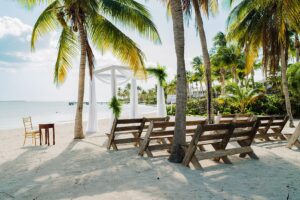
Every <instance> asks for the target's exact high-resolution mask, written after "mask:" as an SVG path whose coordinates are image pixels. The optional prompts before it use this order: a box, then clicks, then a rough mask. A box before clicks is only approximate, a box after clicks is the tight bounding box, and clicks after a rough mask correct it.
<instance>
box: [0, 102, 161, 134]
mask: <svg viewBox="0 0 300 200" xmlns="http://www.w3.org/2000/svg"><path fill="white" fill-rule="evenodd" d="M129 109H130V106H129V105H128V104H124V105H123V108H122V114H121V115H122V116H128V113H129ZM88 110H89V106H88V105H84V108H83V120H84V121H86V120H87V118H88ZM155 110H156V106H149V105H139V106H138V114H139V115H143V114H147V113H151V112H155ZM75 113H76V105H72V106H70V105H69V103H68V102H10V101H8V102H0V129H2V130H3V129H13V128H22V127H23V121H22V118H23V117H27V116H31V118H32V122H33V124H34V125H37V124H39V123H67V122H74V119H75ZM97 115H98V119H104V118H109V117H110V116H111V110H110V109H109V107H108V105H107V104H97Z"/></svg>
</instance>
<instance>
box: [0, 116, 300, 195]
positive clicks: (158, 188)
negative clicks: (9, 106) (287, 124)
mask: <svg viewBox="0 0 300 200" xmlns="http://www.w3.org/2000/svg"><path fill="white" fill-rule="evenodd" d="M100 124H101V132H100V133H97V134H94V135H91V136H88V137H87V138H86V139H84V140H81V141H74V140H73V125H72V124H64V125H57V126H56V128H57V133H56V142H57V144H56V145H55V146H50V147H48V146H45V145H44V146H42V147H41V146H36V147H35V146H32V145H31V141H29V140H28V142H27V145H25V146H24V147H22V142H23V130H22V129H20V130H7V131H0V199H1V200H3V199H41V200H44V199H51V200H52V199H53V200H59V199H84V200H89V199H97V200H98V199H101V200H102V199H143V200H148V199H213V200H215V199H222V200H223V199H234V200H235V199H272V200H273V199H278V200H283V199H287V198H288V197H289V198H288V199H292V200H297V199H300V151H299V150H296V149H293V150H290V149H287V148H285V144H286V143H285V142H274V143H260V144H256V145H255V146H254V150H255V152H256V154H257V155H258V156H259V157H260V160H258V161H255V160H250V159H248V158H247V159H241V158H239V157H238V156H231V157H230V158H231V160H232V161H233V163H234V164H233V165H226V164H219V163H213V162H212V161H204V162H201V163H202V165H203V166H204V170H203V171H198V170H192V169H189V168H185V167H183V166H181V165H179V164H171V163H169V162H168V161H167V159H166V157H159V158H152V159H150V158H147V157H146V158H140V157H139V156H137V149H135V148H131V149H127V150H121V151H118V152H116V151H107V150H106V147H105V141H106V136H104V134H103V133H104V132H105V131H106V130H108V129H109V127H108V121H107V120H102V121H101V123H100ZM286 131H291V130H286ZM50 139H51V138H50Z"/></svg>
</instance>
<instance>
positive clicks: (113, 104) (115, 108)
mask: <svg viewBox="0 0 300 200" xmlns="http://www.w3.org/2000/svg"><path fill="white" fill-rule="evenodd" d="M109 108H110V109H111V110H112V112H113V114H114V116H115V118H116V119H118V118H119V117H120V115H121V112H122V104H121V102H120V101H119V100H118V99H117V97H115V96H114V97H113V98H112V99H111V101H110V102H109Z"/></svg>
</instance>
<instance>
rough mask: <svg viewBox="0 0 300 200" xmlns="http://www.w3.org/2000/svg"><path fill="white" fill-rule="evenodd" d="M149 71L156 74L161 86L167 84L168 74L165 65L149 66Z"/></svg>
mask: <svg viewBox="0 0 300 200" xmlns="http://www.w3.org/2000/svg"><path fill="white" fill-rule="evenodd" d="M147 72H148V73H149V74H152V75H153V76H155V77H156V78H157V80H158V82H159V84H160V85H161V86H164V85H165V84H166V79H167V76H168V74H167V72H166V67H165V66H161V65H158V66H157V67H156V68H154V67H149V68H147Z"/></svg>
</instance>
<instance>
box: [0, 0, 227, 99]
mask: <svg viewBox="0 0 300 200" xmlns="http://www.w3.org/2000/svg"><path fill="white" fill-rule="evenodd" d="M138 1H139V2H141V3H143V4H144V5H145V6H146V7H147V8H148V10H149V11H150V12H151V14H152V20H153V22H154V23H155V25H156V26H157V29H158V32H159V34H160V37H161V39H162V44H161V45H156V44H153V43H152V42H150V41H148V40H146V39H144V38H141V37H139V36H138V35H137V34H136V33H135V32H130V31H128V30H123V29H122V27H120V28H121V29H122V30H123V31H124V32H125V33H126V34H127V35H128V36H129V37H131V38H132V39H133V40H134V41H135V42H136V43H138V45H139V47H140V48H141V49H142V51H143V52H144V54H145V55H146V59H147V60H146V64H147V67H150V66H155V65H156V64H160V65H164V66H166V68H167V70H168V79H172V78H173V77H174V75H175V73H176V55H175V47H174V39H173V29H172V19H171V17H168V16H167V13H166V8H165V7H164V6H163V5H162V4H161V3H160V2H159V1H158V0H151V1H145V0H138ZM44 8H45V6H44V5H41V6H38V7H36V8H34V9H31V10H28V9H26V8H24V7H22V6H21V5H19V4H18V3H17V0H9V1H8V0H0V101H75V100H76V99H77V86H78V68H79V61H78V59H74V62H73V67H72V69H71V70H70V71H69V75H68V78H67V80H66V82H65V83H64V84H63V85H61V86H59V87H57V86H56V85H55V84H54V82H53V72H54V65H55V61H56V55H57V43H58V36H59V34H58V32H52V33H49V34H48V35H46V36H45V37H43V38H41V39H40V40H39V41H38V43H37V44H38V45H37V47H36V50H35V51H34V52H32V51H31V49H30V38H31V31H32V27H33V26H34V23H35V21H36V20H37V18H38V16H39V14H40V13H41V12H42V11H43V9H44ZM228 13H229V9H228V8H224V6H222V5H220V11H219V13H218V14H217V15H216V16H215V17H210V18H209V19H207V18H205V19H204V26H205V31H206V35H207V42H208V47H209V48H211V47H212V43H213V42H212V40H213V37H214V36H215V35H216V34H217V33H218V32H219V31H225V30H226V18H227V16H228ZM58 31H59V30H58ZM185 40H186V43H185V61H186V67H187V69H190V68H191V67H190V62H191V60H192V58H193V57H195V56H199V55H200V56H201V54H202V52H201V46H200V40H199V37H198V35H197V33H196V28H195V22H194V20H193V19H192V20H190V21H189V23H186V27H185ZM94 54H95V56H96V69H98V68H101V67H104V66H108V65H111V64H120V61H118V59H117V58H115V57H114V56H113V55H112V54H111V53H110V52H106V53H104V54H102V52H100V51H97V50H95V52H94ZM138 84H139V85H140V86H141V87H142V88H145V89H147V88H151V87H154V85H155V81H154V80H153V79H148V80H147V81H139V82H138ZM96 90H97V101H108V100H109V99H110V98H111V97H110V96H109V95H108V94H110V86H109V85H107V84H105V83H102V82H100V81H96ZM88 93H89V91H88V81H86V92H85V100H88V96H89V95H88Z"/></svg>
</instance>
